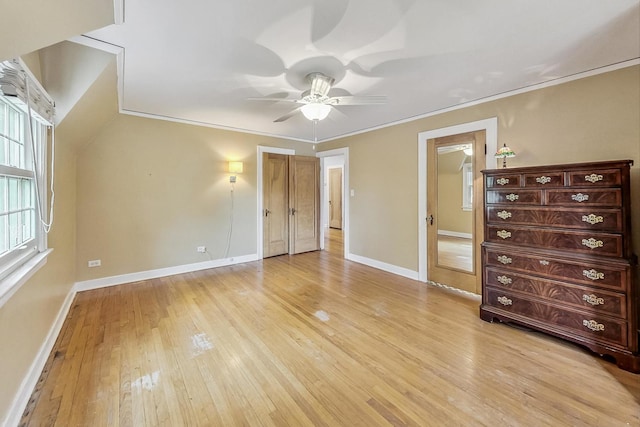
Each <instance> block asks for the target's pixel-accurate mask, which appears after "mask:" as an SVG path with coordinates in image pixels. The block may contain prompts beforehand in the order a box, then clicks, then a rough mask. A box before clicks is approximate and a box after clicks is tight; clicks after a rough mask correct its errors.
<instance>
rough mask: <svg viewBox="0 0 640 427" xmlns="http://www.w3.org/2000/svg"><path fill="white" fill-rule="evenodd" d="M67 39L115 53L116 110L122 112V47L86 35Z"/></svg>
mask: <svg viewBox="0 0 640 427" xmlns="http://www.w3.org/2000/svg"><path fill="white" fill-rule="evenodd" d="M115 1H117V0H115ZM123 13H124V12H123ZM116 23H117V22H116ZM68 41H70V42H73V43H77V44H81V45H83V46H87V47H90V48H93V49H98V50H101V51H103V52H107V53H110V54H112V55H115V57H116V77H117V83H116V87H117V90H118V111H119V112H120V113H123V110H122V103H123V100H124V48H123V47H121V46H117V45H115V44H111V43H106V42H103V41H101V40H98V39H94V38H91V37H87V36H74V37H71V38H70V39H68Z"/></svg>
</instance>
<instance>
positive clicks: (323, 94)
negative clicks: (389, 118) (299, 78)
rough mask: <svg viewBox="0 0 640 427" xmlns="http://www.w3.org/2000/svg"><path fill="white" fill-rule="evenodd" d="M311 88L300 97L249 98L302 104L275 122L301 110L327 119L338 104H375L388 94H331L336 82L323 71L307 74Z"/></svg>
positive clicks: (307, 114)
mask: <svg viewBox="0 0 640 427" xmlns="http://www.w3.org/2000/svg"><path fill="white" fill-rule="evenodd" d="M305 79H306V80H307V82H309V84H310V85H311V88H310V89H308V90H305V91H304V92H302V96H301V97H300V99H290V98H284V99H283V98H269V97H265V98H249V99H250V100H253V101H278V102H292V103H295V104H302V105H301V106H299V107H298V108H296V109H294V110H292V111H290V112H289V113H287V114H285V115H284V116H282V117H278V118H277V119H275V120H274V122H276V123H277V122H284V121H285V120H287V119H290V118H291V117H293V116H295V115H296V114H298V113H299V112H302V114H303V115H304V116H305V117H306V118H307V119H309V120H313V121H318V120H323V119H325V118H326V117H327V116H328V115H329V112H331V108H332V107H335V106H337V105H374V104H385V103H386V101H387V97H386V96H352V95H347V96H331V97H330V96H329V91H330V90H331V87H332V86H333V83H334V82H335V79H334V78H333V77H329V76H327V75H325V74H323V73H319V72H314V73H310V74H307V76H306V77H305Z"/></svg>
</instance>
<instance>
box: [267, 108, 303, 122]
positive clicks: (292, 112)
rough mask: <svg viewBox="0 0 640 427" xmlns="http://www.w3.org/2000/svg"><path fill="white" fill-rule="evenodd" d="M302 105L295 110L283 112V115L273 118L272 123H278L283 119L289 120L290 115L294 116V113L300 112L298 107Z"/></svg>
mask: <svg viewBox="0 0 640 427" xmlns="http://www.w3.org/2000/svg"><path fill="white" fill-rule="evenodd" d="M301 108H302V107H298V108H296V109H295V110H291V111H289V112H288V113H287V114H285V115H284V116H281V117H278V118H277V119H275V120H274V121H273V122H274V123H280V122H284V121H285V120H289V119H290V118H291V117H293V116H295V115H296V114H298V113H299V112H300V109H301Z"/></svg>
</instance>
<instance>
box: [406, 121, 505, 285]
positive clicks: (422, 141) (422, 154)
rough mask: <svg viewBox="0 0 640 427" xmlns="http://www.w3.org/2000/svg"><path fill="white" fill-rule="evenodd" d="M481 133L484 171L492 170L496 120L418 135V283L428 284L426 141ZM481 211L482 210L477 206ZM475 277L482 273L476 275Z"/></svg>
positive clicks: (495, 141)
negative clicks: (484, 134)
mask: <svg viewBox="0 0 640 427" xmlns="http://www.w3.org/2000/svg"><path fill="white" fill-rule="evenodd" d="M481 130H484V131H485V132H486V144H487V155H486V160H485V163H486V168H487V169H494V168H496V165H497V160H496V158H495V157H494V156H493V155H492V154H493V153H495V152H496V151H497V150H498V118H497V117H492V118H489V119H484V120H478V121H475V122H469V123H462V124H459V125H454V126H449V127H445V128H439V129H433V130H428V131H424V132H420V133H418V280H420V281H421V282H427V281H428V280H429V272H428V271H427V253H428V250H429V248H428V247H427V221H426V218H427V151H428V150H427V140H429V139H433V138H440V137H443V136H449V135H457V134H460V133H467V132H474V131H481ZM477 208H480V209H481V208H482V207H477ZM478 274H482V273H481V272H478Z"/></svg>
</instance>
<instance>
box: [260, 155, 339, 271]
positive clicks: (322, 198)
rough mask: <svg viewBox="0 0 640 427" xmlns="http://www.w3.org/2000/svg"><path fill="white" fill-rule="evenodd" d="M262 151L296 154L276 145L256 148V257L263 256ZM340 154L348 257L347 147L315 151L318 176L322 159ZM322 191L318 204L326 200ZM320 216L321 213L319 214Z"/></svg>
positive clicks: (321, 169)
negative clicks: (318, 162) (317, 159)
mask: <svg viewBox="0 0 640 427" xmlns="http://www.w3.org/2000/svg"><path fill="white" fill-rule="evenodd" d="M263 153H275V154H285V155H289V156H294V155H295V154H296V150H294V149H289V148H278V147H266V146H260V145H259V146H258V149H257V155H258V158H257V169H258V170H257V185H256V187H257V191H256V193H257V199H258V203H257V206H258V209H257V212H256V218H257V230H258V233H257V234H258V235H257V253H258V259H263V258H264V249H263V244H264V227H263V223H262V213H263V209H264V204H263V200H262V186H263V182H262V181H263V180H262V171H263V165H262V154H263ZM337 156H342V157H343V159H344V167H343V178H342V179H343V183H344V184H343V185H344V191H343V192H342V197H343V208H344V217H343V219H342V233H343V236H344V237H343V240H344V257H345V258H347V259H348V258H349V195H348V194H347V192H348V189H349V188H350V187H349V148H348V147H346V148H337V149H335V150H327V151H321V152H319V153H316V157H318V158H320V176H324V175H323V174H324V169H325V165H324V159H325V158H326V157H337ZM324 197H325V196H324V191H321V192H320V206H324V204H325V203H326V201H325V200H324ZM321 217H322V215H321ZM320 249H324V227H320Z"/></svg>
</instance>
